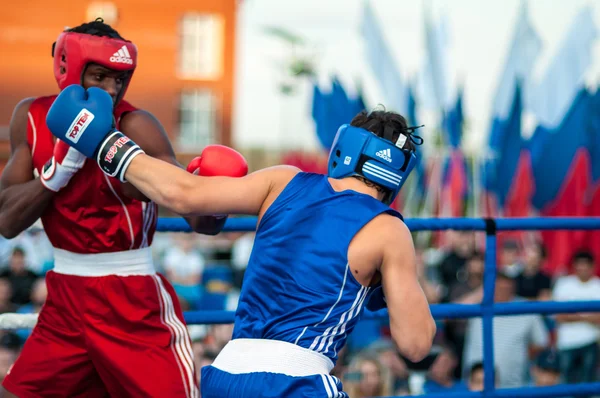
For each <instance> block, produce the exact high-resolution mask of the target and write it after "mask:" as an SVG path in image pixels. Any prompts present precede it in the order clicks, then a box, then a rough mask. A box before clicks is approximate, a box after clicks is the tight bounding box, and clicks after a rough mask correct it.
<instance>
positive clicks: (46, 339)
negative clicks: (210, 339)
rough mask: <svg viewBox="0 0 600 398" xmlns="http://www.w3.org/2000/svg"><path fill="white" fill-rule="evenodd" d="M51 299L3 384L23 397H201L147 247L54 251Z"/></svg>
mask: <svg viewBox="0 0 600 398" xmlns="http://www.w3.org/2000/svg"><path fill="white" fill-rule="evenodd" d="M46 284H47V286H48V298H47V300H46V303H45V304H44V306H43V308H42V311H41V312H40V314H39V318H38V322H37V325H36V327H35V328H34V329H33V332H32V334H31V336H30V337H29V338H28V339H27V341H26V343H25V346H24V347H23V350H22V352H21V354H20V356H19V358H18V359H17V360H16V362H15V364H14V365H13V367H12V368H11V370H10V371H9V374H8V375H7V376H6V378H5V379H4V382H3V383H2V384H3V386H4V387H5V388H6V389H7V390H8V391H10V392H12V393H13V394H15V395H17V396H19V397H20V398H30V397H31V398H33V397H45V396H48V397H50V396H52V397H86V398H95V397H108V396H112V397H170V398H176V397H185V398H196V397H199V391H198V380H197V379H196V373H195V368H194V361H193V354H192V348H191V341H190V338H189V335H188V332H187V328H186V326H185V323H184V320H183V314H182V312H181V308H180V306H179V302H178V300H177V297H176V295H175V292H174V291H173V288H172V287H171V285H170V284H169V283H168V282H167V281H166V280H165V279H164V278H163V277H162V276H161V275H158V274H156V273H155V271H154V267H153V266H152V257H151V253H150V249H149V248H145V249H140V250H133V251H128V252H120V253H102V254H91V255H80V254H74V253H69V252H65V251H63V250H57V249H55V268H54V270H53V271H50V272H48V273H47V275H46Z"/></svg>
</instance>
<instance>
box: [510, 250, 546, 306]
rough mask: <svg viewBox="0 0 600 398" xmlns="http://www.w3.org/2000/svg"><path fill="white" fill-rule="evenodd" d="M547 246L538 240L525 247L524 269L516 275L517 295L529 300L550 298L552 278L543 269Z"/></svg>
mask: <svg viewBox="0 0 600 398" xmlns="http://www.w3.org/2000/svg"><path fill="white" fill-rule="evenodd" d="M545 259H546V248H545V247H544V245H543V243H541V242H537V243H535V244H532V245H529V246H528V247H526V248H525V261H524V267H523V271H522V272H521V273H520V274H519V275H518V276H517V277H516V286H517V296H519V297H523V298H525V299H528V300H549V299H550V298H551V297H552V291H551V290H550V286H551V282H552V280H551V278H550V277H549V276H548V275H546V274H545V273H544V272H543V271H542V265H543V263H544V260H545Z"/></svg>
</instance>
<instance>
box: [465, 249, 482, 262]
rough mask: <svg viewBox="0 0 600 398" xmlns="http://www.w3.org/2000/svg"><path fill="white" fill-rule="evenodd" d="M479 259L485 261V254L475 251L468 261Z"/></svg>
mask: <svg viewBox="0 0 600 398" xmlns="http://www.w3.org/2000/svg"><path fill="white" fill-rule="evenodd" d="M472 260H479V261H483V262H485V256H484V255H483V253H482V252H480V251H474V252H473V254H471V256H470V257H469V260H468V261H472Z"/></svg>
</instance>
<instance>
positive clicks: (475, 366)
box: [469, 361, 483, 379]
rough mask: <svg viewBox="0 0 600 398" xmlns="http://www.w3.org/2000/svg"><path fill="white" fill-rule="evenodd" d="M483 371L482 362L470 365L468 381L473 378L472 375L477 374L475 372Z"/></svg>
mask: <svg viewBox="0 0 600 398" xmlns="http://www.w3.org/2000/svg"><path fill="white" fill-rule="evenodd" d="M479 370H481V371H483V362H481V361H480V362H475V363H474V364H473V365H471V368H470V369H469V379H470V378H471V377H473V373H475V372H477V371H479Z"/></svg>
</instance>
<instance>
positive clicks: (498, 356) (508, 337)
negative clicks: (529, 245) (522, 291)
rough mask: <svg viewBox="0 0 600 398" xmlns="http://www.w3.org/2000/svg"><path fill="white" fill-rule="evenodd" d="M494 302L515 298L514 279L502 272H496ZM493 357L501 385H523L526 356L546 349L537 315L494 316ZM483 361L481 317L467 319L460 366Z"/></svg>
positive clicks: (542, 327)
mask: <svg viewBox="0 0 600 398" xmlns="http://www.w3.org/2000/svg"><path fill="white" fill-rule="evenodd" d="M494 301H495V302H496V303H506V302H514V301H517V299H516V297H515V281H514V279H513V278H511V277H510V276H508V275H507V274H505V273H503V272H498V273H497V275H496V287H495V295H494ZM493 325H494V326H493V336H494V358H495V360H496V363H497V364H498V365H497V366H498V372H499V379H498V384H499V387H500V388H507V387H521V386H524V385H525V384H526V382H525V381H526V375H527V371H528V369H529V366H528V364H529V355H530V353H535V354H537V352H539V351H541V350H542V349H544V348H546V347H547V345H548V343H549V336H548V331H547V329H546V327H545V325H544V322H543V319H542V317H541V316H540V315H536V314H531V315H517V316H497V317H495V318H494V324H493ZM482 360H483V326H482V320H481V318H472V319H469V321H468V324H467V333H466V336H465V350H464V353H463V369H465V370H467V369H470V368H471V367H472V366H473V364H474V363H476V362H479V361H482Z"/></svg>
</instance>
